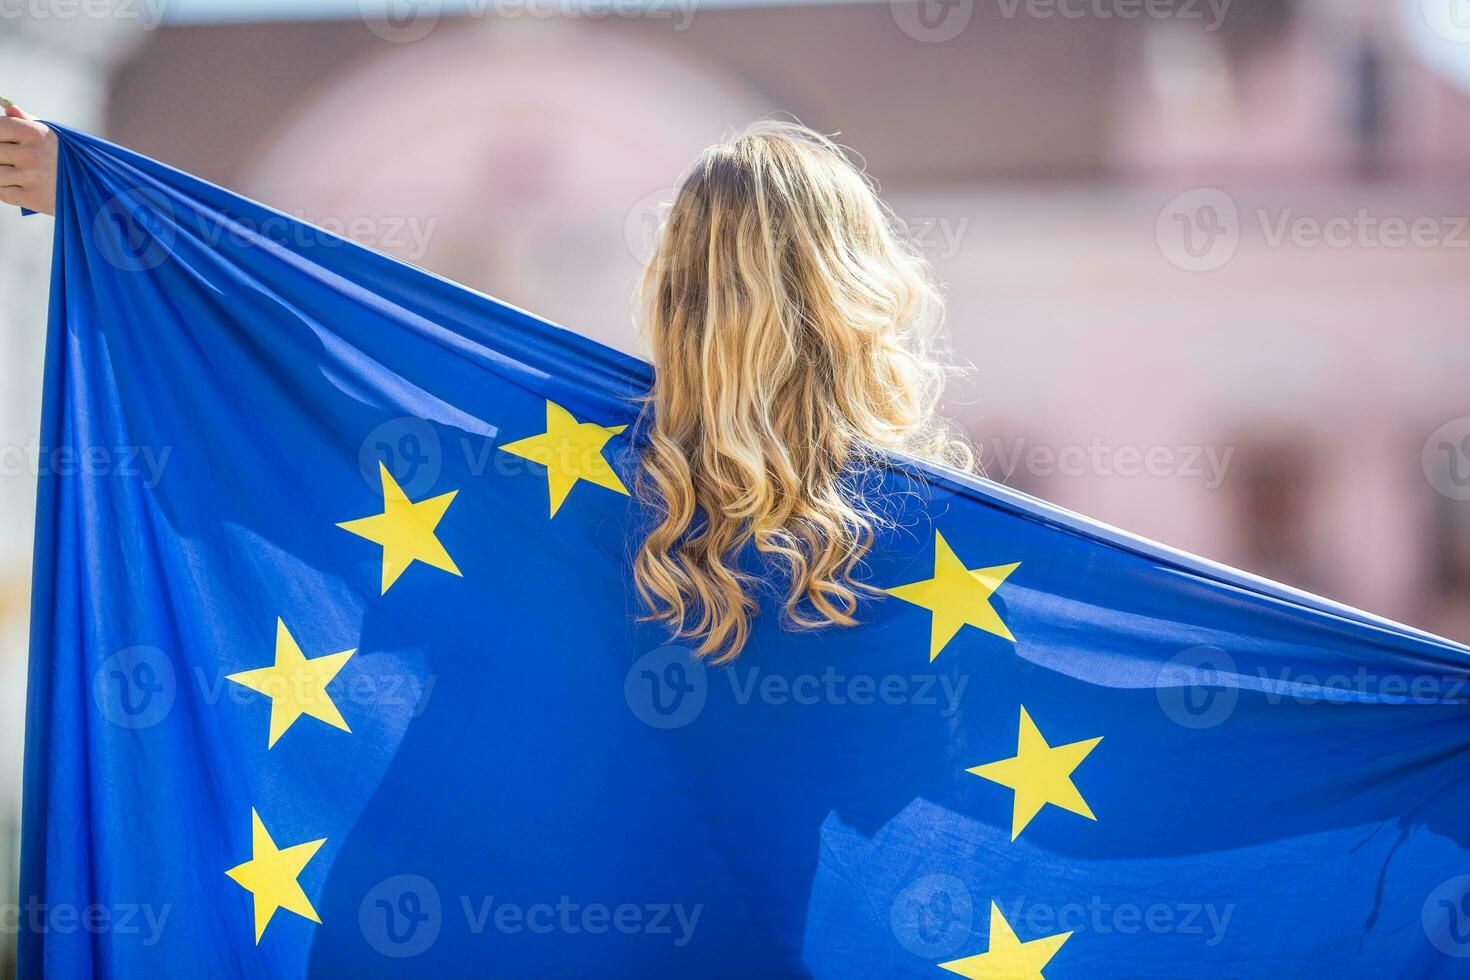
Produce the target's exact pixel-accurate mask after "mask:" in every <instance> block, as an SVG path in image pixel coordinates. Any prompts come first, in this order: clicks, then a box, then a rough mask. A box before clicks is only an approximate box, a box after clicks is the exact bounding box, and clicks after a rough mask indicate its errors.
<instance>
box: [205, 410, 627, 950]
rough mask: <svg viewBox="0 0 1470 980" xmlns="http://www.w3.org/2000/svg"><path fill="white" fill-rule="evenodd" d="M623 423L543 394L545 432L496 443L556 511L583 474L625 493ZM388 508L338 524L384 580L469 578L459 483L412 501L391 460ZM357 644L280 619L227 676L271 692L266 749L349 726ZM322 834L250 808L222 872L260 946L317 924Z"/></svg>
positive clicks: (386, 478)
mask: <svg viewBox="0 0 1470 980" xmlns="http://www.w3.org/2000/svg"><path fill="white" fill-rule="evenodd" d="M625 428H627V427H626V426H622V425H616V426H602V425H597V424H595V423H592V422H579V421H577V419H576V418H575V417H573V415H572V413H571V412H569V411H567V410H566V409H565V408H563V407H562V406H560V405H558V404H556V403H555V402H553V401H550V400H548V401H547V402H546V431H545V432H544V433H541V434H540V435H534V436H529V437H527V438H525V439H520V440H518V441H516V442H511V443H507V444H505V445H503V446H501V447H500V449H501V451H502V452H506V453H510V454H511V455H514V456H519V457H521V458H524V459H528V460H531V461H532V462H535V463H538V464H539V465H540V466H542V467H543V468H544V469H545V471H546V482H547V487H548V490H549V493H550V499H551V513H550V516H551V517H555V516H556V512H557V511H558V510H559V509H560V508H561V505H562V504H563V503H564V502H565V501H566V499H567V496H568V495H569V494H570V493H571V491H572V489H573V488H574V487H575V486H576V485H577V483H578V482H579V481H586V482H588V483H592V484H595V485H597V486H601V487H606V488H607V489H609V490H614V491H616V492H618V493H621V494H623V495H624V496H627V495H628V490H627V488H626V487H625V486H623V481H622V480H621V479H620V478H619V477H618V474H617V472H616V471H615V470H614V469H613V468H612V466H611V464H609V463H608V461H607V459H606V457H604V456H603V448H604V447H605V446H606V445H607V443H608V441H609V440H610V439H612V438H613V436H615V435H617V434H618V433H620V432H622V431H623V430H624V429H625ZM378 478H379V481H380V485H381V488H382V495H383V510H382V512H381V513H378V514H371V515H369V516H367V517H360V518H357V519H355V520H349V521H343V522H342V523H340V524H338V525H337V526H338V527H340V528H342V529H343V530H344V531H348V532H350V533H352V534H355V535H357V536H358V537H360V538H363V539H365V540H367V541H371V542H373V543H374V544H376V545H378V546H379V547H380V548H382V555H381V558H382V566H381V577H380V579H379V584H380V587H381V594H383V595H386V594H387V592H388V590H389V589H390V588H391V587H392V586H393V584H394V583H395V582H397V581H398V580H399V579H400V578H401V577H402V576H403V575H404V574H405V573H406V572H408V571H409V569H411V568H412V567H413V566H414V564H415V563H419V564H423V565H427V566H429V567H430V568H437V569H440V570H442V571H445V572H449V573H450V574H451V575H456V576H460V577H463V574H462V573H461V572H460V570H459V566H458V565H456V564H455V562H454V559H453V558H452V557H451V556H450V554H449V551H448V550H447V549H446V548H445V547H444V543H443V542H442V541H440V540H439V534H438V528H439V523H440V522H441V521H442V520H443V519H444V515H445V514H446V513H447V512H448V510H449V505H450V504H452V503H453V502H454V499H455V497H456V495H457V494H458V493H459V491H458V490H450V491H448V492H447V493H441V494H438V495H437V496H433V497H429V498H426V499H424V500H418V501H415V500H410V499H409V497H408V495H407V494H406V493H404V491H403V488H402V487H400V486H399V485H398V481H397V480H395V479H394V478H393V474H392V473H390V472H389V471H388V467H387V466H385V465H383V464H382V463H381V462H380V463H379V464H378ZM355 652H356V651H355V650H343V651H341V652H340V653H329V654H323V655H321V656H317V657H311V658H308V657H307V656H306V655H305V654H304V653H302V651H301V647H300V645H299V644H298V643H297V642H296V638H295V637H293V636H292V635H291V631H290V630H289V629H288V628H287V626H286V623H285V621H284V620H282V619H279V618H278V619H277V620H276V647H275V662H274V663H272V664H270V665H269V666H265V667H258V668H255V669H253V670H243V671H238V672H236V673H233V674H229V675H227V677H226V679H227V680H229V681H230V682H232V683H234V684H239V685H240V686H242V687H245V688H248V689H250V690H252V691H255V692H257V693H260V694H263V695H265V696H266V697H267V698H268V699H269V700H270V705H271V707H270V723H269V728H268V731H267V734H266V749H267V750H269V749H272V748H274V747H275V745H276V743H277V742H279V741H280V740H281V738H282V736H284V735H285V734H286V733H287V732H288V731H289V730H290V729H291V728H292V726H294V725H295V723H296V721H297V720H298V719H299V718H301V717H303V716H308V717H311V718H315V719H317V720H318V721H321V722H325V723H326V724H328V725H330V726H332V727H333V728H337V729H339V730H341V731H344V732H349V733H350V732H351V729H350V728H349V727H348V725H347V721H346V719H344V718H343V717H342V713H341V711H340V710H338V708H337V704H336V702H335V701H333V700H332V696H331V694H330V693H329V692H328V690H327V689H328V686H329V685H330V684H331V683H332V681H333V679H334V678H335V677H336V676H337V674H338V673H339V672H340V671H341V670H342V668H343V666H345V665H346V663H347V661H348V660H349V659H351V657H352V655H353V654H354V653H355ZM326 842H327V841H326V838H322V839H320V840H313V841H307V842H305V843H302V844H293V845H290V846H288V847H279V846H277V844H276V842H275V840H274V838H272V837H271V835H270V832H269V830H267V829H266V826H265V822H264V821H263V820H262V819H261V817H260V814H259V813H258V812H257V811H256V810H255V809H254V808H251V810H250V850H251V855H250V860H248V861H245V862H243V863H241V864H237V865H235V866H234V867H233V868H230V869H229V870H228V871H226V872H225V874H226V875H227V876H228V877H229V878H230V880H232V881H234V882H235V883H236V884H238V885H239V886H240V887H241V888H244V889H245V890H246V891H247V892H249V893H250V896H251V900H252V903H253V906H254V915H255V942H256V944H257V945H259V943H260V940H261V937H262V936H264V935H265V928H266V926H267V925H269V924H270V921H271V919H272V918H273V917H274V916H275V914H276V912H278V911H279V910H281V909H285V910H286V911H287V912H293V913H295V914H296V915H299V916H301V917H302V918H304V919H307V920H309V921H311V922H315V923H318V924H319V923H320V922H321V918H320V917H319V916H318V915H317V912H316V908H315V907H314V906H313V905H312V903H311V899H310V898H308V897H307V894H306V892H305V891H304V890H303V889H302V887H301V883H300V877H301V874H302V872H303V871H305V870H306V866H307V864H308V863H310V861H311V859H312V858H313V857H315V856H316V853H317V851H319V850H321V847H322V845H323V844H325V843H326Z"/></svg>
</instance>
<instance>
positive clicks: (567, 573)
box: [19, 130, 1470, 980]
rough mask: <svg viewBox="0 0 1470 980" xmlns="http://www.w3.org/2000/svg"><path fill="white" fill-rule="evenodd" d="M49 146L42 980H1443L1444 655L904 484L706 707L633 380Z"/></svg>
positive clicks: (600, 351)
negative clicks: (853, 616) (817, 614)
mask: <svg viewBox="0 0 1470 980" xmlns="http://www.w3.org/2000/svg"><path fill="white" fill-rule="evenodd" d="M61 138H62V141H63V147H64V149H63V156H62V163H61V179H60V184H61V194H60V201H59V214H58V218H57V226H56V227H57V231H56V234H57V250H56V256H57V258H56V267H55V282H54V292H53V301H52V317H51V326H50V337H49V349H48V362H47V367H46V404H45V419H44V427H43V429H44V431H43V438H42V442H43V457H42V458H43V460H45V461H46V463H47V465H46V466H45V467H44V468H43V473H42V476H41V482H40V507H39V515H38V522H37V550H36V572H35V589H34V632H33V637H32V654H31V671H30V678H31V679H30V684H31V689H30V696H29V715H28V722H27V746H26V755H27V760H26V762H27V771H26V799H25V817H24V838H25V839H24V848H23V850H24V854H23V874H22V877H23V882H22V893H21V896H20V906H19V908H20V925H21V930H22V936H21V957H22V958H21V970H22V973H23V975H26V976H39V975H41V974H43V973H44V974H49V975H52V976H59V977H75V976H89V975H95V976H118V977H150V978H151V977H158V976H173V975H193V976H279V977H298V976H306V975H317V976H330V977H339V976H390V975H430V976H504V977H525V976H673V975H688V976H711V977H713V976H738V977H752V976H763V977H764V976H817V977H865V978H866V977H930V978H935V977H943V976H946V975H958V976H963V977H974V978H979V977H1033V978H1034V977H1046V978H1049V980H1063V978H1067V977H1130V978H1133V977H1179V976H1212V977H1213V976H1221V977H1224V976H1231V977H1244V976H1331V977H1334V978H1342V977H1384V976H1393V975H1414V976H1442V977H1451V976H1459V975H1463V970H1464V969H1465V968H1466V964H1467V963H1470V820H1467V816H1466V815H1467V813H1470V788H1467V787H1470V780H1467V779H1466V775H1465V774H1466V765H1467V760H1470V714H1467V707H1466V703H1465V701H1466V693H1467V689H1466V680H1467V676H1470V675H1467V666H1470V659H1467V651H1466V650H1465V649H1464V648H1462V647H1460V646H1457V645H1455V644H1452V643H1449V642H1446V641H1443V640H1439V639H1436V638H1434V637H1431V636H1427V635H1424V634H1421V633H1418V632H1415V631H1413V630H1410V629H1407V628H1405V627H1401V626H1397V625H1395V624H1392V623H1389V622H1385V621H1382V620H1379V619H1375V618H1373V617H1370V616H1368V615H1365V614H1362V613H1359V612H1356V611H1353V610H1351V609H1347V608H1344V607H1342V606H1338V605H1335V604H1332V603H1329V602H1326V601H1323V600H1320V599H1317V598H1314V597H1311V596H1307V595H1304V594H1301V593H1297V592H1293V591H1291V590H1289V589H1286V588H1283V587H1280V586H1277V585H1274V584H1272V583H1269V582H1265V581H1262V580H1259V579H1256V578H1252V577H1249V576H1246V575H1243V574H1240V573H1237V572H1234V571H1231V570H1229V569H1226V568H1223V567H1219V566H1215V565H1212V564H1209V563H1207V562H1204V561H1201V560H1199V559H1196V558H1192V557H1190V556H1187V555H1183V554H1180V553H1177V552H1173V551H1169V550H1167V549H1164V548H1161V547H1159V546H1156V545H1153V544H1150V543H1148V542H1145V541H1142V540H1139V539H1136V538H1133V537H1130V536H1128V535H1126V534H1123V533H1121V532H1118V531H1115V530H1113V529H1110V528H1107V527H1104V526H1101V525H1098V524H1095V523H1092V522H1090V521H1087V520H1085V519H1083V518H1080V517H1077V516H1076V515H1073V514H1069V513H1067V512H1064V511H1062V510H1059V509H1057V508H1055V507H1052V506H1049V505H1047V504H1045V503H1043V502H1040V501H1037V500H1034V499H1032V498H1029V497H1026V496H1024V495H1022V494H1019V493H1016V492H1014V491H1010V490H1007V489H1005V488H1003V487H999V486H995V485H993V484H990V483H986V482H984V481H980V480H977V479H974V478H971V477H968V476H964V475H961V474H957V473H953V472H949V471H943V470H940V469H937V468H934V467H930V466H925V465H921V464H918V463H914V462H911V461H906V460H903V459H896V458H895V459H893V460H891V461H889V462H888V463H885V464H883V465H880V466H876V467H875V469H874V470H873V471H872V472H870V473H865V474H861V476H860V478H861V479H862V480H863V481H864V482H865V483H866V484H868V485H869V491H870V493H871V494H872V495H873V499H875V500H879V501H881V502H882V506H883V507H884V508H885V509H886V511H887V512H888V514H889V516H890V517H891V519H892V520H891V527H890V528H889V529H888V530H887V531H885V532H884V533H883V534H882V535H881V536H880V538H879V539H878V541H877V542H876V543H875V546H874V548H873V551H872V553H871V555H870V556H869V557H868V559H867V561H866V562H865V564H864V567H863V569H862V572H861V575H862V577H863V578H864V580H866V581H867V582H868V583H870V584H871V585H873V586H874V587H875V590H876V591H875V595H874V597H873V598H872V599H871V600H870V601H865V604H864V606H863V608H862V610H861V612H862V615H861V619H862V621H863V622H862V625H861V626H859V627H857V628H853V629H833V630H828V631H822V632H816V633H792V632H786V631H783V630H782V629H781V628H780V625H779V622H778V618H779V617H778V615H777V610H776V609H775V608H773V607H772V603H771V602H770V600H769V599H763V600H762V601H763V603H764V605H763V607H762V611H761V615H760V617H759V622H758V626H757V629H756V632H755V635H754V636H753V638H752V640H751V642H750V644H749V646H748V647H747V649H746V650H745V652H744V653H743V655H742V656H741V657H740V658H739V660H737V661H736V662H735V663H734V664H733V665H731V666H728V667H721V668H712V667H708V666H705V665H703V664H702V663H700V662H698V661H696V660H693V659H691V657H690V655H689V652H688V650H686V649H684V648H682V647H680V646H679V645H677V644H676V643H673V642H671V641H670V639H669V637H668V636H667V635H666V634H665V633H664V632H663V631H662V630H660V629H659V628H656V627H654V626H651V625H649V624H647V623H645V622H641V621H640V620H639V619H638V614H639V612H640V610H639V607H638V604H637V602H636V601H635V600H634V598H633V591H632V588H631V578H630V572H629V567H630V556H631V555H632V554H633V553H634V551H635V550H636V548H637V545H638V541H639V539H640V529H641V527H642V526H643V518H642V511H641V506H640V504H639V502H638V498H637V496H636V493H630V488H635V487H636V470H637V458H638V453H639V447H640V445H641V441H642V435H641V434H640V430H639V427H638V425H637V424H636V423H637V413H638V404H639V403H638V396H639V395H640V394H642V393H643V392H644V391H645V390H646V388H647V386H648V384H649V381H650V377H649V371H648V368H647V367H646V365H644V364H642V363H641V362H639V361H636V360H634V359H631V358H629V357H626V356H623V355H621V354H618V353H615V352H613V351H610V350H607V349H605V348H602V347H600V346H598V345H596V344H594V343H592V342H590V341H588V340H585V339H583V338H580V337H578V336H576V335H574V334H571V333H568V332H565V331H563V330H561V329H558V328H557V327H554V326H552V325H551V324H548V323H546V322H544V321H542V320H539V319H537V318H536V317H534V316H531V315H529V314H527V313H524V312H522V311H519V310H515V309H512V308H510V307H507V306H505V305H503V304H500V303H497V302H495V301H494V300H491V299H488V298H486V297H484V296H481V295H478V294H476V293H473V292H470V291H468V290H465V289H462V288H460V287H457V286H455V285H453V284H451V283H448V282H445V281H443V280H440V279H437V278H434V277H433V276H430V275H427V274H424V273H422V272H419V271H417V270H415V269H412V268H409V267H407V266H405V265H402V264H400V263H398V262H395V261H393V260H391V259H389V258H386V257H384V256H382V255H378V254H376V253H374V252H371V251H369V250H367V249H364V248H362V247H359V246H357V245H354V244H351V243H348V242H346V241H343V240H341V239H338V238H335V237H333V236H331V235H328V234H326V233H323V232H319V231H316V230H314V229H311V228H309V227H308V226H305V225H303V224H301V223H299V222H296V221H294V220H292V219H289V218H287V217H285V216H283V215H281V214H278V213H276V212H273V211H270V210H268V209H266V208H264V207H261V206H258V205H256V204H253V203H251V202H249V201H245V200H242V199H240V198H238V197H236V196H234V195H231V194H229V193H226V192H225V191H222V190H220V189H219V188H216V187H212V186H210V185H208V184H205V183H203V182H200V181H198V180H195V179H192V178H190V177H187V176H185V175H183V174H180V173H178V172H176V171H173V170H170V169H168V168H167V167H164V166H161V165H159V164H157V163H154V162H152V161H150V160H147V159H145V158H142V157H140V156H137V155H135V154H132V153H128V152H126V151H123V150H121V149H118V148H116V147H113V146H110V145H108V144H106V143H103V142H101V141H98V140H95V139H92V138H90V137H86V136H83V135H80V134H77V133H74V132H70V131H67V130H61ZM752 560H754V559H752Z"/></svg>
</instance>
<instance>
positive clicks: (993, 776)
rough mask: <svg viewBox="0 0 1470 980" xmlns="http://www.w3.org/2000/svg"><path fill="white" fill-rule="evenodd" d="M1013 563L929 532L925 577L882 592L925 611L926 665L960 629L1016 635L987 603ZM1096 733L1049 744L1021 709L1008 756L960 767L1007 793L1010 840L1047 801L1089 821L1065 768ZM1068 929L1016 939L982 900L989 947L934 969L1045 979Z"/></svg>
mask: <svg viewBox="0 0 1470 980" xmlns="http://www.w3.org/2000/svg"><path fill="white" fill-rule="evenodd" d="M1019 567H1020V562H1011V563H1010V564H1005V565H988V566H984V567H981V568H970V567H968V566H967V565H966V564H965V562H963V561H961V560H960V558H959V556H958V555H957V554H956V553H955V551H954V549H953V548H952V547H950V544H949V542H947V541H945V540H944V535H943V534H941V533H940V532H939V531H938V530H937V529H936V530H935V532H934V574H933V576H932V577H930V578H927V579H923V580H921V581H918V582H910V583H908V584H906V585H898V586H894V587H893V588H890V589H887V590H885V591H886V592H887V593H888V594H889V595H891V596H893V597H895V598H897V599H902V600H903V601H904V602H907V603H910V604H912V605H915V606H919V607H921V608H923V609H926V610H928V612H929V660H930V662H931V663H932V662H933V661H934V660H935V659H936V658H937V657H938V656H939V654H940V653H941V652H943V651H944V650H945V648H947V647H948V646H949V645H950V642H951V641H952V640H954V638H955V637H956V636H958V635H959V634H960V632H961V631H962V630H963V629H964V628H965V627H966V626H970V627H973V628H974V629H977V630H980V631H982V632H985V633H989V634H991V635H992V636H997V637H1000V638H1001V639H1003V640H1007V641H1009V642H1010V643H1012V644H1014V643H1015V642H1016V638H1015V636H1014V635H1012V633H1011V630H1010V627H1008V626H1007V625H1006V623H1005V622H1004V620H1003V619H1002V618H1001V614H1000V612H999V611H997V610H996V608H995V605H994V604H993V602H992V601H991V600H992V599H993V598H994V596H995V593H996V591H997V590H998V589H999V588H1000V587H1001V585H1002V584H1003V583H1004V582H1005V581H1006V579H1007V578H1008V577H1009V576H1010V575H1011V573H1012V572H1014V571H1015V570H1016V569H1017V568H1019ZM1101 741H1102V738H1101V737H1098V738H1090V739H1084V740H1082V741H1078V742H1069V743H1066V744H1064V745H1052V744H1050V743H1049V742H1048V741H1047V739H1046V737H1045V736H1044V735H1042V733H1041V729H1039V728H1038V727H1037V726H1036V722H1035V721H1033V720H1032V718H1031V715H1030V713H1029V712H1027V710H1026V706H1025V705H1022V706H1021V711H1020V721H1019V724H1018V726H1017V732H1016V754H1015V755H1013V756H1011V757H1010V758H1008V759H1001V760H998V761H996V762H989V763H986V764H984V765H979V766H975V767H973V768H971V769H968V770H966V771H967V772H970V773H973V774H974V775H976V776H979V777H980V778H982V779H986V780H989V781H990V782H993V783H996V784H997V785H1000V786H1004V787H1006V788H1008V789H1009V790H1011V792H1012V794H1013V796H1012V802H1011V840H1013V841H1014V840H1015V839H1016V838H1018V837H1020V836H1021V832H1022V831H1023V830H1025V829H1026V827H1027V826H1028V825H1030V823H1031V821H1032V820H1033V819H1035V817H1036V816H1037V815H1038V814H1039V813H1041V811H1042V810H1043V809H1044V808H1045V807H1047V806H1054V807H1057V808H1059V809H1061V810H1066V811H1068V812H1071V813H1075V814H1078V815H1079V816H1083V817H1086V818H1087V819H1089V820H1093V821H1095V820H1097V817H1096V816H1095V815H1094V814H1093V812H1092V808H1091V807H1089V806H1088V804H1087V801H1086V800H1085V799H1083V797H1082V793H1081V792H1080V791H1079V790H1078V789H1077V785H1076V784H1075V783H1074V782H1072V773H1073V772H1074V771H1075V770H1076V769H1077V767H1078V766H1080V765H1081V764H1082V761H1083V760H1084V759H1086V758H1087V756H1088V754H1089V753H1091V752H1092V750H1093V749H1095V748H1097V746H1098V744H1099V743H1100V742H1101ZM1071 935H1072V934H1071V933H1070V932H1066V933H1059V934H1056V935H1052V936H1043V937H1040V938H1038V939H1032V940H1029V941H1026V942H1022V941H1021V939H1020V938H1019V937H1018V936H1017V935H1016V933H1015V930H1013V929H1012V928H1011V926H1010V924H1009V923H1007V922H1006V920H1005V917H1004V916H1003V915H1001V912H1000V908H999V907H998V906H997V905H996V904H995V903H994V902H991V903H990V936H989V946H988V948H987V950H986V951H985V952H984V953H980V954H977V955H975V956H967V957H965V958H964V959H958V960H952V961H950V962H948V963H940V964H939V966H940V967H942V968H943V969H945V970H948V971H950V972H951V973H957V974H959V975H960V976H963V977H970V978H973V980H980V978H982V977H983V978H1000V977H1004V978H1007V980H1012V978H1021V980H1045V978H1044V977H1043V976H1042V972H1041V971H1042V968H1043V967H1045V966H1046V965H1047V963H1049V962H1051V958H1052V957H1053V956H1055V955H1056V953H1057V951H1058V950H1059V949H1061V948H1062V944H1063V943H1065V942H1066V941H1067V939H1068V938H1069V937H1070V936H1071Z"/></svg>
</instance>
